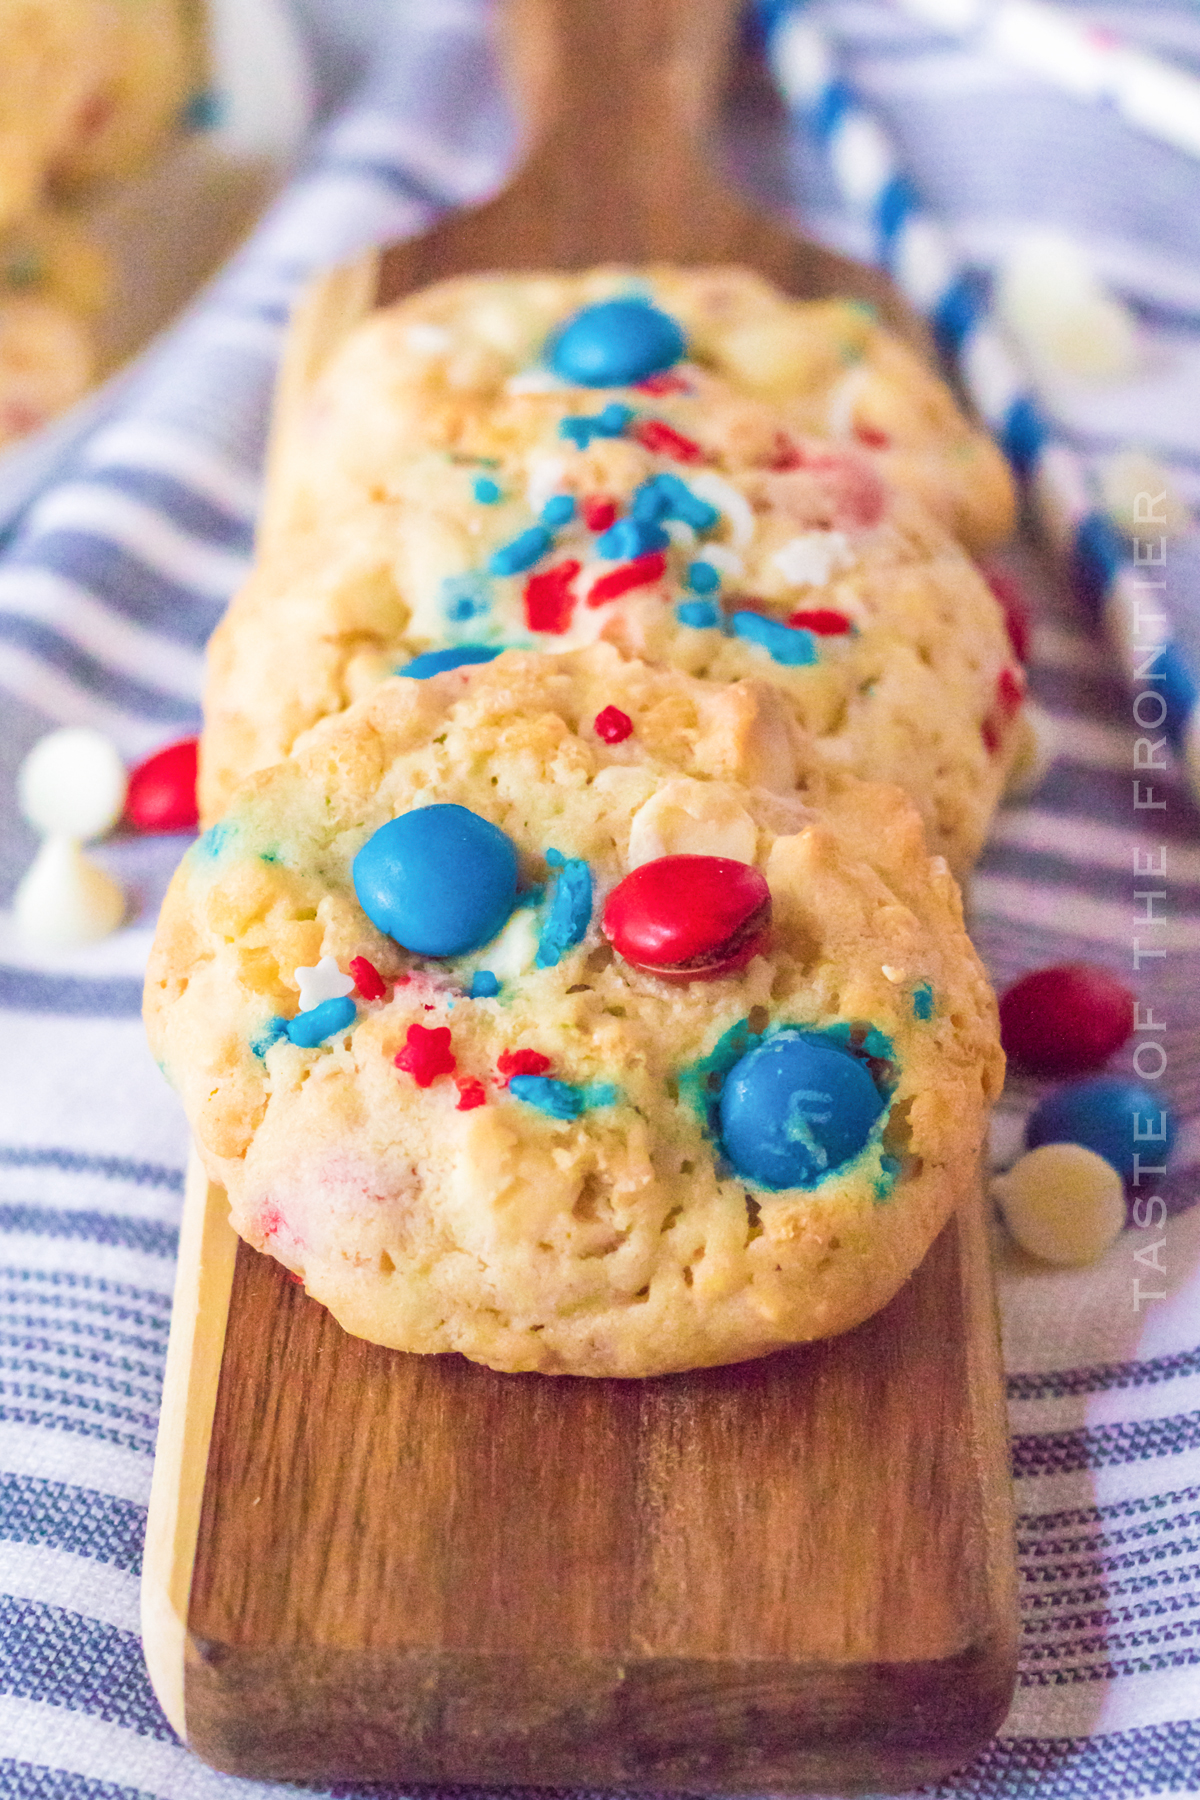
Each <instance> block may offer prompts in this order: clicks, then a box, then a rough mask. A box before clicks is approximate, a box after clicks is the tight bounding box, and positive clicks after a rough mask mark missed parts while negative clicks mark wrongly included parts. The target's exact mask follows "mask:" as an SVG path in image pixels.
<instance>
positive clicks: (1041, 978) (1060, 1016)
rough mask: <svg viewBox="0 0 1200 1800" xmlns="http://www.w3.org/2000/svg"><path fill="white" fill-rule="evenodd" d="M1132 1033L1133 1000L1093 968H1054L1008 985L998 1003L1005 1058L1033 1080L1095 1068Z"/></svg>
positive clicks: (1084, 965)
mask: <svg viewBox="0 0 1200 1800" xmlns="http://www.w3.org/2000/svg"><path fill="white" fill-rule="evenodd" d="M1132 1030H1133V995H1132V994H1131V993H1130V991H1129V989H1128V988H1127V987H1126V986H1125V985H1124V984H1123V983H1122V982H1120V981H1118V980H1117V978H1116V976H1115V975H1110V974H1109V972H1108V970H1107V969H1100V968H1097V967H1096V966H1095V965H1094V964H1093V963H1059V964H1057V965H1056V966H1055V967H1053V968H1049V969H1035V970H1034V971H1033V972H1032V973H1031V974H1029V975H1023V976H1022V977H1021V979H1020V980H1019V981H1014V983H1013V985H1012V986H1011V987H1010V988H1009V989H1008V990H1007V992H1006V993H1005V994H1004V996H1003V998H1002V999H1001V1001H1000V1041H1001V1043H1002V1044H1003V1045H1004V1049H1005V1053H1006V1054H1007V1055H1008V1056H1010V1057H1011V1058H1012V1060H1013V1062H1014V1063H1016V1064H1017V1065H1018V1066H1019V1067H1020V1068H1022V1069H1027V1070H1028V1071H1029V1073H1030V1074H1033V1075H1082V1074H1085V1073H1086V1072H1087V1071H1088V1070H1089V1069H1098V1068H1099V1067H1100V1066H1101V1064H1102V1063H1105V1062H1107V1060H1108V1058H1109V1057H1110V1056H1111V1055H1112V1054H1113V1052H1114V1051H1115V1050H1119V1049H1120V1048H1121V1045H1122V1044H1123V1043H1124V1042H1125V1040H1126V1038H1127V1037H1128V1036H1129V1034H1130V1033H1131V1032H1132Z"/></svg>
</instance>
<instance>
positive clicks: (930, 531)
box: [201, 304, 1024, 872]
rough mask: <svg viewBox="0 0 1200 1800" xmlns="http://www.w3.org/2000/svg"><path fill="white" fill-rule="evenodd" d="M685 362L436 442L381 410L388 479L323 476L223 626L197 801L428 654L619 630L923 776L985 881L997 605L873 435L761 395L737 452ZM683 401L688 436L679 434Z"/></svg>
mask: <svg viewBox="0 0 1200 1800" xmlns="http://www.w3.org/2000/svg"><path fill="white" fill-rule="evenodd" d="M600 310H601V311H603V310H604V309H603V308H601V309H600ZM629 312H630V314H631V316H632V317H633V318H634V319H635V320H636V319H637V317H638V315H639V314H640V315H644V316H645V317H646V318H650V319H653V318H658V319H661V320H663V321H664V323H665V324H666V325H670V324H672V323H673V322H672V321H671V319H670V318H669V316H668V315H665V314H663V313H661V312H659V311H658V310H657V309H653V308H650V307H646V306H644V305H640V304H638V305H633V306H631V307H630V308H629ZM580 317H586V315H580ZM372 329H373V328H368V330H372ZM371 341H372V342H374V343H376V344H378V343H379V341H380V340H379V338H378V335H376V336H375V337H374V338H373V339H372V340H371ZM564 342H566V343H568V344H569V342H570V340H569V339H568V338H564ZM670 374H671V379H672V381H673V382H674V383H676V387H675V388H672V389H671V391H670V392H667V393H660V392H658V391H655V392H652V393H649V392H646V391H645V385H644V384H643V387H642V388H641V389H637V388H635V387H627V388H625V389H623V390H620V392H621V394H622V398H620V399H619V400H613V399H611V398H610V397H609V394H610V390H600V391H599V392H597V391H596V390H594V389H588V388H580V387H569V388H567V387H561V386H558V387H551V388H549V389H547V388H545V387H544V386H543V387H541V388H536V387H535V388H534V389H533V390H532V391H529V390H527V389H525V388H524V387H520V388H518V391H516V392H507V391H506V392H503V393H501V394H500V395H499V397H497V398H496V399H494V400H493V401H492V402H491V403H490V404H489V405H487V406H486V407H485V406H481V405H473V406H472V407H471V408H469V409H468V410H467V411H466V412H465V413H464V414H462V415H461V416H459V415H456V416H455V430H454V433H453V434H452V435H451V436H450V437H449V438H448V439H447V441H445V442H441V443H439V444H437V447H434V446H433V445H432V444H430V443H429V442H428V441H427V440H429V439H430V438H433V439H436V438H438V437H439V436H442V437H443V438H445V437H446V433H445V432H444V431H443V428H442V426H439V425H438V424H437V423H436V418H437V408H436V405H435V404H434V402H433V400H432V398H430V401H429V409H428V411H427V413H426V414H425V415H424V416H425V427H424V431H425V439H426V441H425V442H422V439H421V434H420V432H418V430H417V428H416V427H415V425H414V426H413V427H412V429H411V431H409V430H408V427H407V426H406V425H405V423H404V422H405V420H406V418H407V417H408V414H407V413H406V411H405V408H404V407H403V406H399V407H398V410H397V413H396V418H395V419H394V420H392V415H391V413H390V411H389V412H388V415H387V416H388V418H389V420H391V422H392V424H393V425H395V427H396V430H397V433H398V435H397V439H396V443H395V445H394V453H392V454H390V455H388V456H385V457H382V458H381V460H380V464H379V467H378V469H377V470H376V478H375V480H374V482H373V484H372V485H371V486H370V490H369V491H368V489H367V485H366V482H365V478H364V479H363V480H362V481H360V482H358V485H357V487H356V490H355V492H354V493H351V492H350V491H349V489H350V486H351V485H352V484H351V483H349V480H348V478H347V482H346V485H345V486H344V487H343V490H342V491H341V496H340V499H338V498H335V497H333V496H334V490H335V489H336V480H335V478H334V477H333V475H332V474H330V476H329V481H328V483H327V484H326V492H327V495H329V496H331V500H330V512H331V515H332V516H327V517H321V518H318V517H317V516H316V514H315V512H314V514H313V516H312V518H311V519H310V522H309V525H308V527H307V529H304V528H299V527H298V528H297V529H296V530H294V531H292V532H291V533H288V534H285V536H284V538H283V541H282V544H281V545H280V547H279V548H277V549H276V550H275V551H273V553H272V554H271V555H269V556H268V557H267V559H266V561H265V563H264V564H263V565H262V566H261V567H260V568H259V569H258V571H257V572H256V574H255V575H254V576H253V578H252V579H251V581H250V583H249V584H248V586H247V587H246V588H245V589H244V590H243V592H242V593H241V594H239V595H238V596H237V597H236V598H235V600H234V602H233V605H232V607H231V608H230V611H229V613H228V615H227V617H226V619H225V620H224V621H223V623H222V624H221V626H220V627H219V629H218V631H217V633H216V635H215V637H214V639H213V642H212V645H211V647H210V660H209V671H210V672H209V681H208V690H207V695H206V705H205V714H206V733H205V749H204V757H203V770H202V785H201V795H202V805H203V807H204V810H205V813H206V815H207V816H208V817H210V818H213V817H217V816H219V814H220V812H221V810H222V809H223V807H224V805H225V803H226V800H227V798H228V796H229V794H230V793H231V792H232V790H233V788H234V787H235V786H236V784H237V782H238V781H239V780H240V779H241V778H242V776H243V775H245V774H246V773H248V772H249V771H250V770H251V769H254V768H258V767H265V766H267V765H268V764H270V763H272V762H275V761H277V760H278V758H279V757H281V756H284V755H286V754H287V753H288V752H289V751H290V749H291V747H292V745H293V743H294V742H295V739H296V737H297V735H298V734H299V733H300V732H301V731H303V730H304V729H306V728H307V727H308V726H310V725H312V724H314V723H315V722H316V721H317V720H318V719H319V718H321V717H322V716H325V715H327V714H329V713H331V712H336V711H337V710H339V709H340V708H341V707H343V706H344V705H346V704H347V703H348V702H349V701H350V700H352V699H355V698H358V697H360V696H361V695H362V694H363V693H364V692H365V691H366V690H367V689H368V688H369V686H370V685H371V684H372V683H373V682H375V681H377V680H380V679H382V678H383V677H385V676H386V675H388V674H390V673H392V672H394V671H400V670H403V669H404V668H406V667H408V666H409V665H410V664H412V663H413V662H414V659H416V658H422V657H424V656H426V655H427V654H428V653H429V652H431V651H443V650H446V651H453V650H457V651H458V652H460V653H463V654H473V653H480V654H482V653H484V652H486V651H495V650H498V649H500V648H502V647H504V646H516V647H521V648H530V649H544V650H560V649H567V648H573V647H575V646H578V645H581V644H584V643H587V642H590V641H593V640H595V639H597V638H603V639H604V640H606V641H608V642H611V643H614V644H616V645H617V646H618V647H619V648H620V649H621V650H622V651H623V652H624V653H625V654H627V655H631V656H636V657H639V658H641V659H643V660H649V661H653V662H662V663H667V664H670V665H673V666H676V667H679V668H682V669H685V670H687V671H688V672H689V673H691V674H695V675H702V676H705V677H708V678H710V679H714V680H739V679H743V678H758V677H763V676H766V677H769V678H770V679H771V680H773V681H775V682H777V683H778V685H779V686H780V688H781V689H782V690H783V692H784V693H785V694H786V696H787V700H788V704H789V706H790V708H791V710H792V712H793V715H794V717H795V718H796V720H797V722H798V723H799V724H800V725H801V726H802V727H803V729H804V731H805V732H806V733H808V734H809V735H810V736H811V738H812V739H813V741H814V743H815V744H816V745H817V746H818V747H819V749H820V751H821V753H822V754H823V755H824V756H826V757H827V758H829V759H830V760H832V761H834V762H836V763H837V764H838V765H839V766H844V767H846V768H848V769H850V770H852V771H854V772H855V773H857V774H860V775H862V776H864V777H866V778H869V779H874V780H880V781H889V782H895V783H897V784H898V785H900V786H902V787H904V788H906V790H907V791H908V792H909V793H910V794H911V795H912V796H913V798H914V799H915V800H916V802H917V805H918V806H919V808H920V809H921V813H922V816H923V818H924V820H925V824H926V828H927V830H928V832H929V835H930V842H931V844H932V847H933V848H934V850H935V851H936V852H938V853H939V854H943V855H945V856H946V857H947V859H948V860H949V861H950V863H951V866H952V867H953V868H954V869H955V870H956V871H959V872H965V871H966V870H967V869H969V868H970V866H971V864H972V863H973V862H974V860H975V858H976V857H977V856H978V854H979V851H980V849H981V847H982V844H983V840H984V837H985V835H986V832H987V827H988V823H989V820H990V818H991V815H992V812H993V810H994V809H995V806H996V804H997V803H998V800H999V797H1000V793H1001V791H1002V788H1003V785H1004V781H1005V777H1006V773H1007V769H1008V767H1009V765H1010V763H1011V762H1012V760H1013V758H1014V756H1015V754H1016V750H1017V747H1018V743H1019V736H1018V733H1017V732H1016V730H1015V729H1014V728H1015V724H1016V719H1017V714H1018V711H1019V707H1020V703H1021V697H1022V692H1023V687H1024V682H1023V677H1022V675H1021V671H1020V666H1019V664H1018V663H1017V661H1016V658H1015V656H1014V654H1013V649H1012V646H1011V644H1010V642H1009V638H1008V633H1007V631H1006V629H1005V625H1004V618H1003V614H1002V611H1001V609H1000V607H999V605H998V603H997V601H996V598H995V596H994V595H993V593H992V592H991V590H990V589H989V588H988V586H987V584H986V583H985V582H984V581H983V579H982V578H981V576H980V575H979V573H978V571H977V570H976V568H975V567H974V565H973V564H972V563H971V561H970V559H969V558H968V557H967V556H966V554H965V552H964V551H963V550H962V549H961V547H960V546H959V545H958V544H957V543H956V542H955V540H954V539H953V538H951V537H950V536H949V534H948V533H947V532H946V531H945V530H944V529H943V528H942V527H941V526H940V525H939V524H938V523H937V522H936V520H934V519H933V518H931V517H930V515H929V513H928V512H927V511H926V509H925V508H924V507H923V506H922V504H921V503H920V501H918V500H917V499H915V498H914V497H913V496H912V495H911V494H908V493H906V492H904V491H903V490H902V489H900V488H898V487H896V486H895V485H894V484H892V483H889V482H887V481H886V480H885V479H884V478H883V477H882V476H881V474H880V473H879V470H878V468H877V466H876V465H875V464H874V463H873V462H872V461H871V460H870V458H869V457H868V456H867V455H866V454H865V453H864V452H863V451H862V450H861V448H859V447H858V446H854V445H850V446H846V445H837V446H834V445H831V444H829V443H828V442H825V441H822V440H818V439H815V438H811V437H805V436H802V435H800V434H799V433H798V432H796V431H795V430H793V429H791V428H790V427H789V428H787V429H785V428H784V427H783V426H782V425H781V424H780V419H781V416H782V415H781V414H780V413H779V412H773V411H772V410H771V409H770V408H768V407H766V406H765V405H764V404H761V403H759V402H755V403H754V405H753V408H751V409H750V410H751V411H752V413H753V419H754V422H755V423H754V432H755V437H754V443H753V444H751V441H750V436H749V427H747V434H746V435H744V436H743V438H742V439H740V440H739V443H740V445H741V449H740V451H739V455H738V457H736V458H734V457H727V456H725V452H724V450H723V449H722V448H721V431H722V425H721V421H722V417H723V415H722V413H721V408H720V405H719V403H717V402H716V401H714V402H713V404H712V405H711V406H710V405H709V404H708V400H707V398H706V396H708V395H709V393H710V390H711V389H712V387H713V386H714V384H715V383H716V378H715V377H710V376H708V375H707V374H705V373H704V371H702V370H696V369H692V368H690V367H688V366H687V365H677V366H674V367H673V368H672V370H671V371H670ZM376 377H377V380H376V385H377V386H378V387H379V388H380V389H381V390H382V389H383V388H384V387H385V386H386V382H385V379H384V371H382V370H381V369H377V370H376ZM677 389H681V390H684V391H683V392H682V393H680V392H679V391H677ZM693 390H695V392H694V391H693ZM355 391H357V390H355ZM697 395H699V396H700V397H699V398H697ZM669 402H674V403H675V404H676V411H675V413H674V414H673V415H672V417H673V419H674V421H675V422H669V421H668V420H667V418H666V416H665V413H666V410H667V406H668V403H669ZM685 404H686V405H689V406H693V407H694V408H695V413H694V417H690V418H689V419H688V420H687V421H686V423H687V425H688V431H689V432H695V433H696V434H697V435H696V436H694V437H693V436H689V435H687V434H685V433H684V432H682V431H681V430H679V429H678V428H677V426H678V420H679V417H680V413H679V410H678V409H679V407H680V406H682V405H685ZM737 405H738V406H739V407H742V408H743V409H745V408H746V405H747V403H745V402H742V401H739V402H737ZM370 436H371V428H370V425H369V424H367V425H365V426H364V438H365V439H367V440H369V439H370ZM405 446H407V447H405ZM743 452H744V454H743ZM756 456H757V457H758V458H759V461H758V462H757V463H756V462H755V460H754V459H755V457H756ZM730 461H736V462H738V463H739V465H740V466H739V467H737V468H731V467H729V466H727V465H728V463H729V462H730ZM268 667H269V668H270V669H271V670H272V680H271V681H270V682H269V683H264V682H263V680H262V671H263V669H264V668H268Z"/></svg>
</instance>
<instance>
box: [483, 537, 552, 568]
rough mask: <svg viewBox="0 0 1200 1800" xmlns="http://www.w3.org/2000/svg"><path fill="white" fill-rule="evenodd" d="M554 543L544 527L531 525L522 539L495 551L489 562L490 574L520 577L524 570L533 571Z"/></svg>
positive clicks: (516, 539)
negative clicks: (535, 564) (534, 566)
mask: <svg viewBox="0 0 1200 1800" xmlns="http://www.w3.org/2000/svg"><path fill="white" fill-rule="evenodd" d="M553 542H554V539H553V538H552V537H551V535H550V533H549V532H548V531H547V530H546V527H545V526H544V525H531V526H530V527H529V530H528V531H523V532H522V533H521V535H520V537H515V538H513V539H512V541H511V542H510V543H507V544H501V546H500V548H499V550H493V552H492V555H491V557H490V559H489V561H488V573H489V574H491V575H519V574H520V573H521V571H522V570H523V569H531V568H532V567H533V565H534V563H535V562H537V561H538V559H539V558H540V557H543V556H545V554H546V552H547V550H549V548H550V546H551V544H552V543H553Z"/></svg>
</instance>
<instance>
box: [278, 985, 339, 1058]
mask: <svg viewBox="0 0 1200 1800" xmlns="http://www.w3.org/2000/svg"><path fill="white" fill-rule="evenodd" d="M354 1015H355V1005H354V1002H353V1000H351V998H350V996H349V995H348V994H347V995H346V996H345V997H344V999H341V1000H322V1002H321V1004H320V1006H310V1007H309V1009H308V1011H307V1012H302V1013H297V1014H296V1016H295V1018H294V1019H289V1020H288V1023H287V1026H286V1030H287V1034H288V1036H289V1038H291V1040H292V1042H293V1044H299V1046H300V1048H301V1049H302V1050H312V1049H315V1047H316V1046H317V1045H318V1044H323V1043H324V1042H325V1039H326V1038H330V1037H335V1036H336V1035H337V1033H338V1032H339V1031H345V1030H346V1029H347V1028H348V1027H349V1026H351V1025H353V1023H354Z"/></svg>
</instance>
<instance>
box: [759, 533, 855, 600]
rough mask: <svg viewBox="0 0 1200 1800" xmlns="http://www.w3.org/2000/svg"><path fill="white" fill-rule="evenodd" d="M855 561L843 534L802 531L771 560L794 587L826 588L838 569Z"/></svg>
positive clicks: (789, 540)
mask: <svg viewBox="0 0 1200 1800" xmlns="http://www.w3.org/2000/svg"><path fill="white" fill-rule="evenodd" d="M853 561H854V555H853V552H852V551H851V549H850V543H849V540H848V539H847V537H846V535H845V533H844V532H842V531H802V532H801V533H800V535H799V536H798V537H794V538H789V539H788V541H787V543H786V544H781V545H780V547H779V549H778V550H777V551H776V552H775V554H774V556H773V557H772V558H771V562H772V565H773V566H774V567H775V568H776V569H778V570H779V573H780V574H781V575H782V576H783V578H784V580H785V581H788V582H791V583H792V585H793V586H794V587H824V586H825V584H826V582H827V581H828V580H829V578H830V576H831V575H832V574H833V573H834V571H835V570H836V569H844V568H846V567H847V566H848V565H849V564H850V563H852V562H853Z"/></svg>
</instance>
